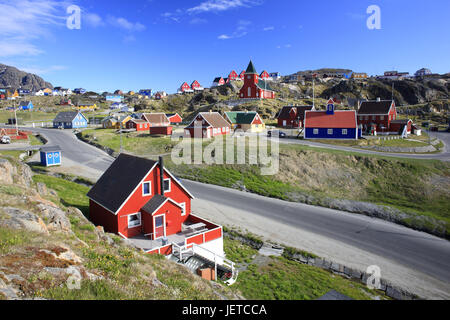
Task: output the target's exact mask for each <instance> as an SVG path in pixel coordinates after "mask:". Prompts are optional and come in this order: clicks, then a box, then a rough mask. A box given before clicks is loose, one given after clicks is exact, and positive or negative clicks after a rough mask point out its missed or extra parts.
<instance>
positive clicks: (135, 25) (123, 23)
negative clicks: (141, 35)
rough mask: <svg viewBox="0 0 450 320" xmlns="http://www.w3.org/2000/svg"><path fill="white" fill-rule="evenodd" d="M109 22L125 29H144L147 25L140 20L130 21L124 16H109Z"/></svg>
mask: <svg viewBox="0 0 450 320" xmlns="http://www.w3.org/2000/svg"><path fill="white" fill-rule="evenodd" d="M108 23H109V24H110V25H112V26H114V27H118V28H121V29H125V30H128V31H144V30H145V29H146V27H145V26H144V25H143V24H142V23H140V22H130V21H128V20H127V19H125V18H122V17H119V18H117V17H113V16H109V17H108Z"/></svg>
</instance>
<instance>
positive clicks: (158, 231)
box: [153, 215, 166, 240]
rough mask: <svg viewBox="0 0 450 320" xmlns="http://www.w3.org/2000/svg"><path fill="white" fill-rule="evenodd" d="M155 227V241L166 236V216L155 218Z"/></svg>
mask: <svg viewBox="0 0 450 320" xmlns="http://www.w3.org/2000/svg"><path fill="white" fill-rule="evenodd" d="M153 225H154V229H155V232H154V234H155V235H154V238H153V239H154V240H156V239H159V238H162V237H165V236H166V217H165V216H164V215H159V216H155V217H153Z"/></svg>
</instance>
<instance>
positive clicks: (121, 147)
mask: <svg viewBox="0 0 450 320" xmlns="http://www.w3.org/2000/svg"><path fill="white" fill-rule="evenodd" d="M119 121H120V119H119ZM120 153H123V138H122V122H120Z"/></svg>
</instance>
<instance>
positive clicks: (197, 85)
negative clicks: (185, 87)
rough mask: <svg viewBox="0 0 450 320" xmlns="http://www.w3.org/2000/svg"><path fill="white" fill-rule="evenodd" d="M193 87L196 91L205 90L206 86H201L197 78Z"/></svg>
mask: <svg viewBox="0 0 450 320" xmlns="http://www.w3.org/2000/svg"><path fill="white" fill-rule="evenodd" d="M191 88H192V90H194V91H203V90H204V88H203V87H202V86H201V84H200V82H198V81H197V80H194V82H192V84H191Z"/></svg>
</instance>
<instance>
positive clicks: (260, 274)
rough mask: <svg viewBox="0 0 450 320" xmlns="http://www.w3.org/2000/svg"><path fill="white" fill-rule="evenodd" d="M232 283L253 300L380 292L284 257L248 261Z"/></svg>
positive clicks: (360, 296)
mask: <svg viewBox="0 0 450 320" xmlns="http://www.w3.org/2000/svg"><path fill="white" fill-rule="evenodd" d="M235 286H236V288H237V289H239V290H240V291H241V292H242V294H243V295H244V296H245V297H246V298H247V299H254V300H312V299H317V298H319V297H321V296H323V295H324V294H326V293H327V292H329V291H330V290H336V291H338V292H340V293H342V294H345V295H347V296H349V297H351V298H353V299H357V300H369V299H372V298H373V297H374V296H381V295H382V294H381V293H379V292H376V291H371V290H369V289H368V288H367V287H366V286H364V285H363V284H361V283H359V282H355V281H351V280H347V279H345V278H343V277H341V276H338V275H333V274H332V273H331V272H328V271H325V270H322V269H320V268H317V267H313V266H308V265H304V264H301V263H298V262H295V261H289V260H287V259H286V258H283V257H277V258H274V257H272V258H269V261H268V263H267V264H264V265H260V266H258V265H256V264H251V265H250V266H249V267H248V269H247V270H245V271H242V272H241V273H240V274H239V277H238V281H237V282H236V284H235Z"/></svg>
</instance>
